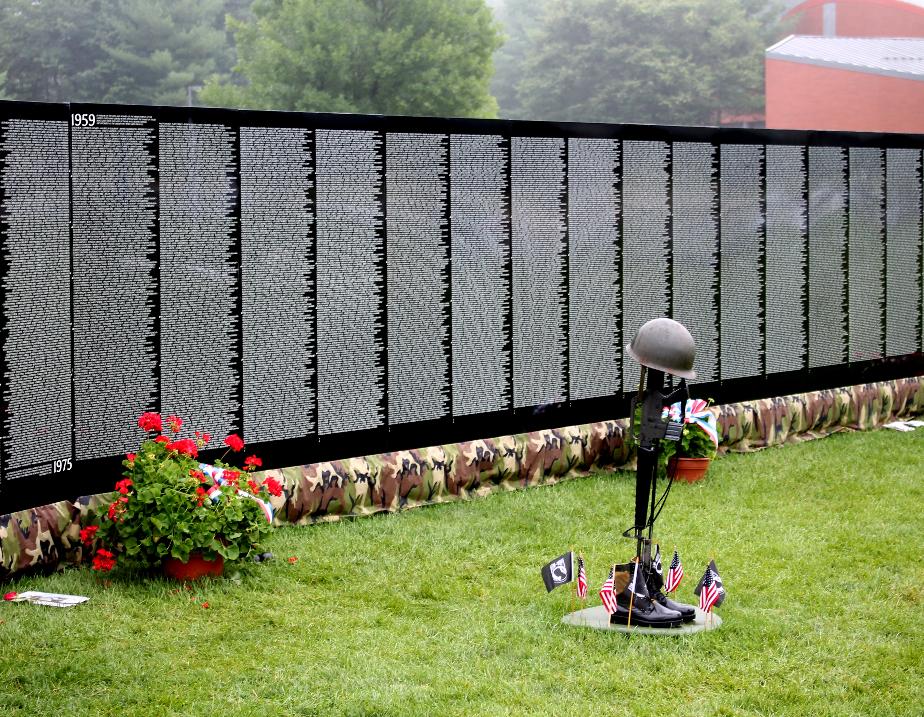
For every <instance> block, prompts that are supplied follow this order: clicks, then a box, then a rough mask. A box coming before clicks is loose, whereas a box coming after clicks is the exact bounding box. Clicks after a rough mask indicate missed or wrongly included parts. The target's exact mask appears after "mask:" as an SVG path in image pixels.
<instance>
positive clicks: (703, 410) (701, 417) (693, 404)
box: [661, 398, 719, 448]
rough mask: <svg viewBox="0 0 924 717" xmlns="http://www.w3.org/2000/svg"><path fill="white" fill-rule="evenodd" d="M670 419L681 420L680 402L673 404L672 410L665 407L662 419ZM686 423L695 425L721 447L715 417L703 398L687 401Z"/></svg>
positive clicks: (716, 445)
mask: <svg viewBox="0 0 924 717" xmlns="http://www.w3.org/2000/svg"><path fill="white" fill-rule="evenodd" d="M668 417H669V418H670V420H672V421H679V420H680V401H678V402H677V403H675V404H673V405H672V406H671V407H670V408H667V407H665V408H664V410H663V411H662V413H661V418H662V419H666V418H668ZM683 422H684V423H695V424H696V425H697V426H699V427H700V428H702V429H703V430H704V431H705V432H706V435H707V436H709V438H710V439H711V440H712V442H713V443H714V444H715V447H716V448H718V447H719V430H718V428H717V426H716V422H715V415H714V414H713V413H712V411H710V410H709V403H708V402H707V401H704V400H703V399H701V398H694V399H692V400H690V401H687V411H686V415H685V416H684V419H683Z"/></svg>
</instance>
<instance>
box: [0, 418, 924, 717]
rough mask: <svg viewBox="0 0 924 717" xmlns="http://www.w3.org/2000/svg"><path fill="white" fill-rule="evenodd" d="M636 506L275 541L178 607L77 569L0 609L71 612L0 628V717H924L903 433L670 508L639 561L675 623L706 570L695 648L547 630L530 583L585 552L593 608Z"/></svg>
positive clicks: (922, 496) (552, 608)
mask: <svg viewBox="0 0 924 717" xmlns="http://www.w3.org/2000/svg"><path fill="white" fill-rule="evenodd" d="M633 495H634V475H633V474H630V473H618V474H600V475H595V476H592V477H587V478H582V479H579V480H574V481H568V482H565V483H562V484H560V485H557V486H553V487H546V488H541V489H537V490H527V491H520V492H516V493H507V494H503V495H497V496H492V497H490V498H488V499H485V500H480V501H474V502H469V503H460V504H452V505H443V506H436V507H432V508H427V509H422V510H417V511H409V512H407V513H403V514H399V515H391V516H381V517H377V518H371V519H362V520H357V521H353V522H343V523H338V524H330V525H323V526H316V527H309V528H286V529H281V530H278V531H277V532H276V533H275V534H274V535H273V536H272V537H271V539H270V544H269V549H271V550H272V551H273V552H274V553H275V555H276V559H275V561H273V562H272V563H266V564H262V565H252V566H248V567H247V568H246V569H244V570H242V571H240V572H238V573H237V574H234V575H231V576H230V577H229V578H226V579H223V580H216V581H211V582H206V583H199V584H196V585H195V586H194V587H193V589H192V590H185V589H183V588H182V587H178V586H177V585H176V584H174V583H170V582H167V581H164V580H160V579H157V580H150V581H137V582H135V581H131V580H128V579H126V578H124V577H121V578H120V577H118V576H115V575H114V576H112V578H111V581H104V580H102V579H101V578H100V577H98V576H97V575H95V574H93V573H92V572H91V571H90V570H88V569H69V570H67V571H64V572H62V573H58V574H55V575H53V576H49V577H28V578H23V579H21V580H19V581H16V582H13V583H12V584H10V583H8V584H6V585H4V586H3V591H4V592H6V591H8V590H18V591H24V590H29V589H38V590H45V591H53V592H66V593H77V594H82V595H89V596H90V601H89V602H88V603H86V604H85V605H81V606H78V607H75V608H71V609H56V608H45V607H38V606H32V605H27V604H11V603H4V604H0V714H3V715H5V716H8V715H219V716H220V717H232V716H235V715H328V714H329V715H426V716H428V717H433V716H435V715H466V716H468V715H520V714H534V715H633V716H641V715H661V716H664V715H672V714H679V715H698V716H704V715H890V716H891V715H922V714H924V564H922V559H924V429H922V430H918V431H916V432H914V433H905V434H902V433H895V432H892V431H878V432H871V433H863V434H844V435H837V436H834V437H831V438H827V439H824V440H819V441H813V442H810V443H805V444H801V445H795V446H787V447H782V448H773V449H769V450H766V451H762V452H760V453H756V454H750V455H732V456H728V457H725V458H723V459H721V460H719V461H718V462H716V463H715V464H714V465H713V466H712V468H711V469H710V473H709V476H708V477H707V479H706V480H705V481H703V482H702V483H700V484H697V485H676V486H675V487H674V489H673V491H672V493H671V496H670V499H669V501H668V504H667V507H666V508H665V510H664V512H663V513H662V515H661V518H660V520H659V522H658V535H659V537H660V539H661V541H662V544H663V545H664V546H665V550H664V552H665V553H666V554H667V559H668V560H669V553H670V550H671V548H672V547H673V546H674V545H675V544H676V545H677V547H678V548H679V549H680V552H681V556H682V558H683V561H684V565H685V568H686V572H687V577H686V578H685V579H684V581H683V584H682V585H681V587H680V590H679V594H680V598H681V599H684V600H687V601H692V600H693V599H694V598H693V596H692V589H693V587H694V585H695V583H696V581H697V579H698V578H699V576H700V574H701V573H702V570H703V568H704V566H705V564H706V562H707V561H708V559H709V558H710V557H713V556H714V557H715V559H716V562H717V563H718V567H719V569H720V571H721V574H722V577H723V579H724V582H725V586H726V588H727V589H728V598H727V600H726V602H725V604H724V605H723V606H722V607H721V608H720V610H719V614H720V615H721V616H722V618H723V620H724V624H723V626H722V627H721V629H719V630H715V631H713V632H708V633H700V634H697V635H692V636H688V637H675V638H671V637H646V636H641V635H634V636H629V637H627V636H625V635H622V634H618V633H608V632H597V631H593V630H589V629H579V628H572V627H566V626H564V625H562V624H561V623H560V620H561V617H562V615H563V614H564V613H565V612H566V611H567V610H568V607H569V593H568V592H567V588H560V589H558V590H556V591H555V592H553V593H551V594H546V592H545V589H544V587H543V585H542V581H541V578H540V574H539V568H540V566H541V565H542V564H543V563H544V562H546V561H547V560H549V559H551V558H553V557H555V556H556V555H558V554H560V553H561V552H564V551H565V550H567V549H569V548H572V547H573V548H575V549H576V550H581V551H583V552H584V555H585V557H586V560H587V565H588V571H589V578H590V582H591V596H592V598H593V599H592V600H591V601H590V604H599V598H598V597H597V594H596V591H597V589H598V588H599V586H600V583H602V581H603V579H604V577H605V574H606V572H607V570H608V566H609V564H610V563H612V562H617V561H619V562H622V561H625V560H627V559H628V558H629V557H630V556H631V555H632V552H633V545H632V544H631V543H630V542H629V541H627V540H625V539H623V538H621V537H620V534H621V533H622V531H623V530H624V529H625V527H626V526H627V525H628V524H629V523H630V522H631V514H632V505H633ZM289 558H297V560H294V561H293V562H290V561H289ZM203 603H207V604H208V607H204V606H203Z"/></svg>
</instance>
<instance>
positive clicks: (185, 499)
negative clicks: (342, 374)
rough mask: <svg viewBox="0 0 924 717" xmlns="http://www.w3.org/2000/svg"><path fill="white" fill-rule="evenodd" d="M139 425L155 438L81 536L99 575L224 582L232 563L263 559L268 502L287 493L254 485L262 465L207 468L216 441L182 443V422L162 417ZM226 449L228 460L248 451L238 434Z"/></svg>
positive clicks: (270, 482)
mask: <svg viewBox="0 0 924 717" xmlns="http://www.w3.org/2000/svg"><path fill="white" fill-rule="evenodd" d="M165 423H166V426H167V428H168V429H169V433H170V435H166V434H165V432H164V424H165ZM138 425H139V426H140V427H141V428H142V429H143V430H145V431H147V432H149V434H150V435H149V437H148V438H147V439H146V440H144V441H143V442H142V444H141V447H140V448H139V449H138V451H137V453H129V454H127V455H126V457H125V460H124V461H123V462H122V465H123V466H124V467H125V473H124V477H123V478H122V480H120V481H119V482H118V483H116V485H115V489H116V494H115V496H114V498H115V499H114V500H113V501H112V503H110V504H108V505H104V506H103V507H102V508H101V509H100V510H99V511H98V512H97V513H96V514H95V515H94V516H93V518H92V520H91V524H90V525H88V526H87V527H85V528H84V529H83V530H82V531H81V536H80V537H81V539H82V540H83V542H84V544H85V545H87V547H91V548H93V549H94V556H93V563H92V567H93V569H94V570H102V571H108V570H112V569H113V568H114V567H116V566H124V567H128V568H140V569H158V568H161V569H163V571H164V572H165V573H166V574H167V575H168V576H170V577H175V578H180V579H187V578H194V577H200V576H202V575H205V574H208V575H220V574H221V572H222V569H223V565H224V561H225V560H242V559H245V558H248V557H250V556H252V555H254V554H256V553H257V552H258V551H259V549H260V542H261V540H262V539H263V538H264V537H265V536H266V535H267V533H268V532H269V530H270V528H271V525H272V522H271V521H272V509H271V508H270V505H269V498H270V496H271V495H276V496H278V495H281V492H282V486H281V485H280V484H279V482H278V481H276V480H275V479H273V478H267V479H266V480H264V481H262V482H258V481H257V480H255V479H254V475H253V471H254V470H255V469H257V468H259V467H260V465H261V461H260V459H259V458H257V457H256V456H249V457H247V458H246V459H245V460H244V462H243V468H242V469H238V468H234V467H232V466H230V465H228V464H227V463H225V462H224V461H223V460H219V461H216V463H215V465H206V464H202V463H200V462H199V461H198V455H199V450H200V449H202V448H204V447H205V446H206V445H207V444H208V443H209V441H210V436H209V435H208V434H207V433H205V434H203V433H199V432H198V431H197V432H196V433H195V434H194V437H190V438H180V437H179V436H178V434H179V432H180V430H181V427H182V425H183V421H182V419H180V418H179V417H177V416H170V417H168V418H167V419H166V421H164V420H162V419H161V416H160V415H158V414H156V413H144V414H142V415H141V417H140V418H139V419H138ZM224 445H225V446H226V447H227V451H226V452H225V456H227V455H228V453H229V452H230V453H240V452H241V451H243V448H244V442H243V441H242V440H241V438H240V437H239V436H237V435H235V434H232V435H230V436H228V437H227V438H225V440H224Z"/></svg>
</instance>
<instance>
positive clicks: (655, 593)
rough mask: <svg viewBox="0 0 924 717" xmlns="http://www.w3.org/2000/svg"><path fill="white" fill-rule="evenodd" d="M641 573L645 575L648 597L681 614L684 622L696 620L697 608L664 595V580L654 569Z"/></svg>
mask: <svg viewBox="0 0 924 717" xmlns="http://www.w3.org/2000/svg"><path fill="white" fill-rule="evenodd" d="M640 570H641V568H640ZM641 571H642V572H643V573H644V574H645V586H646V587H647V588H648V596H649V597H650V598H651V599H652V600H654V601H655V602H656V603H658V604H659V605H661V606H663V607H665V608H667V609H668V610H673V611H674V612H677V613H679V614H680V617H681V618H682V619H683V621H684V622H693V620H695V619H696V608H695V607H693V606H692V605H687V604H685V603H682V602H674V601H673V600H671V599H670V598H669V597H668V596H667V595H665V594H664V590H663V588H664V578H663V576H661V575H660V574H659V573H658V572H657V571H656V570H654V568H652V569H651V570H648V571H645V570H641Z"/></svg>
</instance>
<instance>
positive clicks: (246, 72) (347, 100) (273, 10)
mask: <svg viewBox="0 0 924 717" xmlns="http://www.w3.org/2000/svg"><path fill="white" fill-rule="evenodd" d="M252 11H253V14H254V18H253V20H251V21H237V20H232V21H231V29H232V31H233V33H234V37H235V40H236V46H237V53H238V64H237V66H236V68H235V70H236V72H237V73H238V78H237V81H231V82H229V81H223V82H218V81H212V82H210V83H209V84H208V85H207V87H206V88H205V90H204V91H203V92H202V94H201V98H202V100H203V101H204V102H207V103H210V104H214V105H230V106H237V107H249V108H255V109H279V110H300V111H329V112H373V113H383V114H399V115H400V114H414V115H459V116H482V117H491V116H495V115H496V112H497V104H496V102H495V100H494V98H493V96H492V95H491V94H490V93H489V91H488V83H489V82H490V79H491V74H492V61H491V56H492V53H493V52H494V50H495V49H496V48H497V46H498V45H499V34H498V30H497V27H496V26H495V24H494V21H493V18H492V15H491V12H490V10H489V9H488V8H487V6H486V5H485V3H484V0H257V1H256V2H255V3H254V5H253V7H252Z"/></svg>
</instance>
